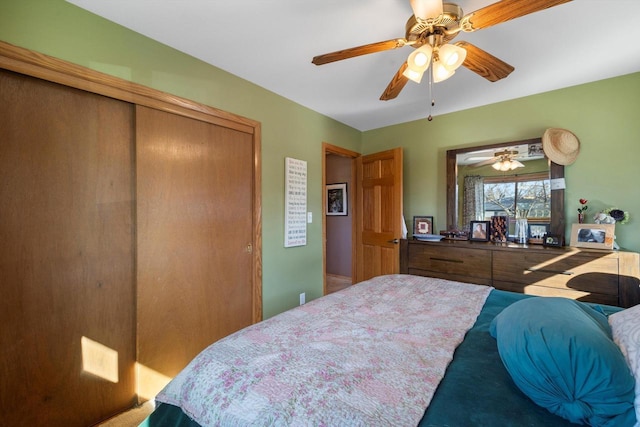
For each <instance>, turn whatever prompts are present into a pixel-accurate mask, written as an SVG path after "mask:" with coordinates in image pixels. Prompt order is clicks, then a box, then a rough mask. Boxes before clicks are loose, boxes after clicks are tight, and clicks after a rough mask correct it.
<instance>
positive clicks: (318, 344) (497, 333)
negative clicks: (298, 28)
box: [141, 275, 640, 427]
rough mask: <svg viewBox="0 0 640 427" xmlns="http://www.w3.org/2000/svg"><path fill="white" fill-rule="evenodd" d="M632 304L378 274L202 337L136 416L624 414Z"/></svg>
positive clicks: (466, 418) (261, 421)
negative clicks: (218, 335) (569, 396)
mask: <svg viewBox="0 0 640 427" xmlns="http://www.w3.org/2000/svg"><path fill="white" fill-rule="evenodd" d="M540 304H543V305H540ZM554 305H555V306H554ZM639 308H640V306H636V307H633V308H630V309H627V310H622V309H620V308H617V307H611V306H598V305H593V304H586V303H580V302H576V301H573V300H567V299H564V298H547V297H532V296H528V295H523V294H517V293H512V292H507V291H500V290H496V289H492V288H490V287H487V286H480V285H472V284H466V283H459V282H453V281H448V280H444V279H434V278H427V277H419V276H411V275H390V276H381V277H377V278H374V279H371V280H369V281H366V282H362V283H359V284H357V285H355V286H352V287H350V288H348V289H346V290H344V291H340V292H338V293H335V294H331V295H327V296H325V297H323V298H320V299H317V300H314V301H311V302H310V303H308V304H305V305H303V306H300V307H296V308H294V309H292V310H289V311H287V312H285V313H282V314H280V315H278V316H275V317H273V318H271V319H268V320H266V321H263V322H260V323H258V324H256V325H252V326H250V327H248V328H245V329H243V330H242V331H239V332H237V333H235V334H233V335H231V336H229V337H226V338H224V339H222V340H220V341H218V342H216V343H214V344H212V345H211V346H210V347H208V348H207V349H205V350H204V351H203V352H202V353H201V354H200V355H199V356H198V357H196V358H195V359H194V360H193V361H192V362H191V363H190V364H189V366H187V367H186V368H185V370H183V371H182V372H181V373H180V374H179V375H178V376H177V377H176V378H174V379H173V380H172V381H171V382H170V383H169V385H168V386H167V387H166V388H165V389H164V390H163V391H162V392H161V393H160V394H159V395H158V396H157V398H156V409H155V410H154V412H153V413H152V414H151V415H150V416H149V417H148V418H147V419H146V420H145V421H144V422H143V423H142V424H141V425H142V426H151V427H157V426H175V427H185V426H190V427H195V426H199V425H203V426H205V425H225V426H226V425H228V426H241V425H247V426H248V425H309V426H316V425H318V426H319V425H327V426H336V425H340V426H342V425H354V426H359V425H361V426H374V425H398V426H405V425H406V426H414V425H419V426H472V425H473V426H524V425H526V426H568V425H575V424H574V423H573V422H572V421H574V422H577V423H590V424H592V425H611V426H626V425H628V426H634V425H637V424H636V407H634V399H635V405H636V406H637V407H640V402H638V399H637V397H636V394H640V393H639V392H638V390H636V389H637V388H638V384H637V383H638V382H637V381H635V378H634V376H633V375H634V371H633V368H634V364H635V365H636V366H635V374H636V375H637V369H638V366H637V359H638V357H639V355H638V350H637V348H638V347H640V343H639V342H638V341H640V332H639V331H638V324H637V323H638V322H637V320H638V319H640V310H638V309H639ZM527 312H529V314H528V315H523V313H527ZM541 313H544V315H542V316H541ZM554 313H555V314H554ZM556 315H557V317H555V316H556ZM523 318H526V319H527V320H526V321H523V320H522V319H523ZM532 319H534V320H532ZM576 319H577V321H578V324H579V329H580V331H578V332H576V333H574V331H573V330H571V328H572V327H573V326H571V325H572V324H575V323H576V322H575V321H574V320H576ZM611 319H618V323H619V325H618V326H616V327H615V328H614V327H613V326H614V322H612V321H611ZM534 321H535V322H542V323H544V322H546V324H545V325H544V327H540V328H538V327H537V326H536V325H537V323H534ZM610 324H611V325H610ZM532 325H534V326H535V327H536V328H538V329H540V330H542V338H540V339H537V338H536V337H537V336H538V335H540V334H531V333H530V331H531V329H532ZM550 325H551V327H550ZM556 325H558V326H556ZM582 325H587V326H586V328H583V326H582ZM620 325H622V326H620ZM550 329H551V330H553V333H550V332H549V330H550ZM559 329H561V333H558V332H557V330H559ZM545 331H546V332H545ZM612 331H613V332H616V331H618V332H619V336H615V337H614V335H615V334H612ZM620 331H622V332H620ZM634 331H635V332H634ZM537 332H540V331H537ZM545 333H547V335H546V336H544V334H545ZM594 337H597V339H598V340H599V341H598V340H596V341H594V342H592V340H593V339H594ZM556 338H557V339H556ZM614 338H615V340H614ZM536 340H537V341H536ZM554 340H555V341H557V342H553V341H554ZM614 341H615V342H614ZM536 346H537V347H536ZM554 346H555V347H554ZM542 347H544V348H542ZM591 347H593V348H591ZM514 348H517V349H518V351H519V352H514V351H513V349H514ZM532 348H535V349H536V350H535V352H534V357H531V358H530V359H531V360H529V359H528V358H527V357H526V355H527V353H529V354H530V353H531V352H532ZM586 349H588V350H586ZM594 352H597V353H598V354H595V353H594ZM600 353H604V354H600ZM523 354H524V355H525V356H524V357H523ZM565 354H566V358H570V359H571V360H564V359H562V358H563V357H565ZM539 355H542V356H539ZM545 357H546V358H547V359H549V360H546V359H545ZM524 359H526V360H527V361H528V363H529V364H528V365H527V363H524V362H523V360H524ZM539 359H545V360H543V361H540V360H539ZM594 360H595V362H594ZM634 361H635V362H634ZM578 362H579V364H578V365H576V363H578ZM563 364H564V365H563ZM563 366H571V369H564V368H563ZM575 366H578V368H579V369H575ZM554 369H561V371H560V372H556V371H553V370H554ZM555 377H562V381H564V382H562V383H561V384H560V385H558V381H557V378H555ZM569 377H570V378H569ZM549 378H551V379H549ZM554 378H555V379H554ZM530 382H532V383H530ZM568 383H570V384H568ZM545 388H550V390H544V389H545ZM558 388H560V389H561V390H559V389H558ZM565 388H572V390H570V391H567V390H564V389H565ZM541 389H543V392H541ZM576 389H579V391H578V392H576ZM532 390H533V391H532ZM603 390H604V391H603ZM573 392H575V393H578V394H581V397H580V399H581V401H580V402H577V403H576V402H569V403H567V402H564V401H562V402H561V403H560V404H559V403H558V402H557V401H558V396H557V395H558V394H560V395H563V394H566V393H573ZM545 393H546V394H545ZM583 397H584V398H583ZM590 399H591V400H590ZM565 400H566V399H565ZM576 400H577V398H576ZM534 401H535V402H538V403H534ZM541 404H542V405H541ZM543 406H544V407H543ZM552 412H554V413H555V414H559V415H561V416H558V415H555V414H554V413H552ZM639 419H640V417H639Z"/></svg>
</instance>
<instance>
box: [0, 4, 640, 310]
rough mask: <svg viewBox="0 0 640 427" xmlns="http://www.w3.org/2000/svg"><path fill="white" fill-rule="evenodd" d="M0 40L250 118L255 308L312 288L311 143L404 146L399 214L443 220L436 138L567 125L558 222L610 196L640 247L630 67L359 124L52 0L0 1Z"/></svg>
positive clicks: (449, 144)
mask: <svg viewBox="0 0 640 427" xmlns="http://www.w3.org/2000/svg"><path fill="white" fill-rule="evenodd" d="M0 40H3V41H5V42H8V43H12V44H14V45H17V46H21V47H25V48H28V49H32V50H34V51H37V52H41V53H44V54H47V55H51V56H54V57H57V58H60V59H63V60H66V61H69V62H73V63H76V64H79V65H82V66H85V67H88V68H92V69H95V70H98V71H102V72H105V73H108V74H112V75H115V76H118V77H121V78H124V79H128V80H132V81H134V82H136V83H140V84H143V85H145V86H149V87H152V88H155V89H158V90H162V91H165V92H169V93H172V94H176V95H178V96H182V97H185V98H189V99H192V100H194V101H197V102H201V103H203V104H207V105H211V106H213V107H216V108H219V109H222V110H225V111H229V112H232V113H235V114H239V115H241V116H245V117H248V118H251V119H253V120H257V121H259V122H261V124H262V220H263V255H262V256H263V309H264V316H265V318H266V317H270V316H273V315H274V314H277V313H279V312H281V311H283V310H286V309H288V308H291V307H294V306H296V305H297V304H298V294H300V293H301V292H306V294H307V300H311V299H314V298H317V297H319V296H321V294H322V241H321V238H322V229H321V228H322V226H321V224H322V223H321V214H322V213H321V204H322V199H321V197H322V191H321V188H320V187H321V172H322V171H321V160H322V159H321V144H322V142H329V143H331V144H334V145H338V146H341V147H344V148H346V149H349V150H353V151H357V152H363V153H372V152H376V151H380V150H385V149H388V148H391V147H396V146H401V147H403V148H404V159H405V164H404V182H405V185H404V190H405V192H404V200H405V207H404V213H405V218H407V219H408V225H409V224H410V220H411V218H412V217H413V215H434V216H435V221H436V226H437V228H439V229H442V228H444V227H445V226H446V224H445V161H444V159H445V152H446V150H447V149H452V148H461V147H467V146H473V145H481V144H487V143H493V142H504V141H513V140H521V139H528V138H534V137H539V136H540V135H542V133H543V132H544V130H545V129H546V128H548V127H564V128H567V129H570V130H572V131H573V132H574V133H576V135H577V136H578V137H579V138H580V140H581V143H582V150H581V153H580V156H579V158H578V160H577V162H576V163H574V164H573V165H571V166H568V167H567V168H566V177H567V187H568V190H567V193H566V205H567V209H566V214H567V222H568V223H569V224H570V223H571V222H572V221H573V219H574V218H575V216H576V211H575V209H576V208H577V206H578V199H579V198H587V199H589V200H590V203H589V204H590V205H591V209H590V212H591V213H594V212H595V211H596V210H597V209H599V208H604V207H609V206H618V207H620V208H623V209H625V210H628V211H629V212H630V214H631V218H632V219H631V222H630V223H629V224H626V225H622V226H619V228H618V232H617V233H616V234H617V236H618V241H619V243H620V244H621V246H623V247H624V248H627V249H630V250H634V251H640V241H639V240H638V236H639V235H640V220H639V219H638V218H640V217H638V215H640V198H639V197H638V190H637V189H636V183H637V182H638V181H640V179H639V178H640V173H639V172H638V167H637V165H636V162H637V160H638V159H640V144H639V143H640V120H638V119H637V116H638V111H639V110H640V108H639V101H638V97H637V94H638V93H640V73H638V74H633V75H629V76H624V77H620V78H616V79H610V80H605V81H601V82H597V83H593V84H588V85H583V86H578V87H573V88H569V89H562V90H558V91H554V92H549V93H545V94H542V95H536V96H530V97H526V98H522V99H518V100H514V101H508V102H503V103H498V104H494V105H490V106H487V107H481V108H475V109H471V110H467V111H462V112H458V113H452V114H447V115H442V116H436V117H435V119H434V120H433V121H432V122H428V121H427V120H420V121H415V122H411V123H406V124H402V125H397V126H390V127H386V128H382V129H377V130H372V131H368V132H364V133H361V132H359V131H357V130H355V129H353V128H350V127H348V126H345V125H343V124H341V123H338V122H336V121H335V120H332V119H329V118H327V117H325V116H322V115H321V114H318V113H316V112H313V111H311V110H309V109H307V108H305V107H302V106H300V105H297V104H295V103H293V102H291V101H289V100H287V99H285V98H282V97H280V96H277V95H275V94H273V93H271V92H269V91H267V90H264V89H262V88H260V87H258V86H256V85H254V84H252V83H249V82H247V81H245V80H242V79H240V78H237V77H235V76H233V75H231V74H229V73H226V72H224V71H222V70H220V69H218V68H215V67H212V66H210V65H207V64H205V63H203V62H201V61H198V60H196V59H194V58H192V57H190V56H188V55H185V54H182V53H180V52H178V51H176V50H173V49H171V48H169V47H166V46H164V45H162V44H159V43H157V42H154V41H152V40H150V39H148V38H146V37H144V36H141V35H139V34H137V33H134V32H132V31H129V30H127V29H125V28H123V27H120V26H118V25H116V24H113V23H111V22H109V21H106V20H104V19H102V18H99V17H96V16H94V15H92V14H90V13H88V12H86V11H84V10H82V9H79V8H77V7H75V6H73V5H71V4H69V3H66V2H65V1H63V0H20V1H15V0H0ZM634 94H635V96H634ZM436 113H437V111H436ZM285 157H294V158H297V159H302V160H306V161H307V167H308V176H309V185H308V210H309V211H311V212H313V213H314V214H315V215H314V222H313V224H309V226H308V231H307V242H308V243H307V245H306V246H304V247H297V248H288V249H285V248H284V245H283V233H284V224H283V222H284V158H285ZM569 227H570V226H569ZM568 235H569V232H568V231H567V236H568Z"/></svg>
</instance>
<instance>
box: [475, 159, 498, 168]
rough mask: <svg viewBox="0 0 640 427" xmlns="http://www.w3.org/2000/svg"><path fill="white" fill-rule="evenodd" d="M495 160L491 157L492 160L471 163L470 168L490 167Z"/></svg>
mask: <svg viewBox="0 0 640 427" xmlns="http://www.w3.org/2000/svg"><path fill="white" fill-rule="evenodd" d="M497 160H498V159H497V158H495V157H492V158H490V159H487V160H482V161H480V162H478V163H473V164H472V165H471V166H472V167H474V168H479V167H482V166H487V165H492V164H494V163H495V162H496V161H497Z"/></svg>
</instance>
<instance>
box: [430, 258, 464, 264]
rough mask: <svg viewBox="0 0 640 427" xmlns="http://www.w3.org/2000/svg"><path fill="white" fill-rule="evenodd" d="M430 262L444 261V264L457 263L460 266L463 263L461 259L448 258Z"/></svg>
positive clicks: (435, 259) (433, 259) (434, 259)
mask: <svg viewBox="0 0 640 427" xmlns="http://www.w3.org/2000/svg"><path fill="white" fill-rule="evenodd" d="M431 260H432V261H444V262H457V263H459V264H462V263H463V262H464V261H462V260H461V259H448V258H431Z"/></svg>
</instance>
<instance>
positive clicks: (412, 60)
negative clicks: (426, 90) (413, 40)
mask: <svg viewBox="0 0 640 427" xmlns="http://www.w3.org/2000/svg"><path fill="white" fill-rule="evenodd" d="M431 53H432V48H431V45H428V44H425V45H422V46H420V47H419V48H418V49H416V50H414V51H413V52H411V54H410V55H409V57H408V58H407V68H406V69H405V70H404V71H403V72H402V75H403V76H405V77H406V78H408V79H409V80H412V81H414V82H416V83H420V81H421V80H422V75H423V74H424V72H425V71H426V70H427V68H429V63H430V62H431Z"/></svg>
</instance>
